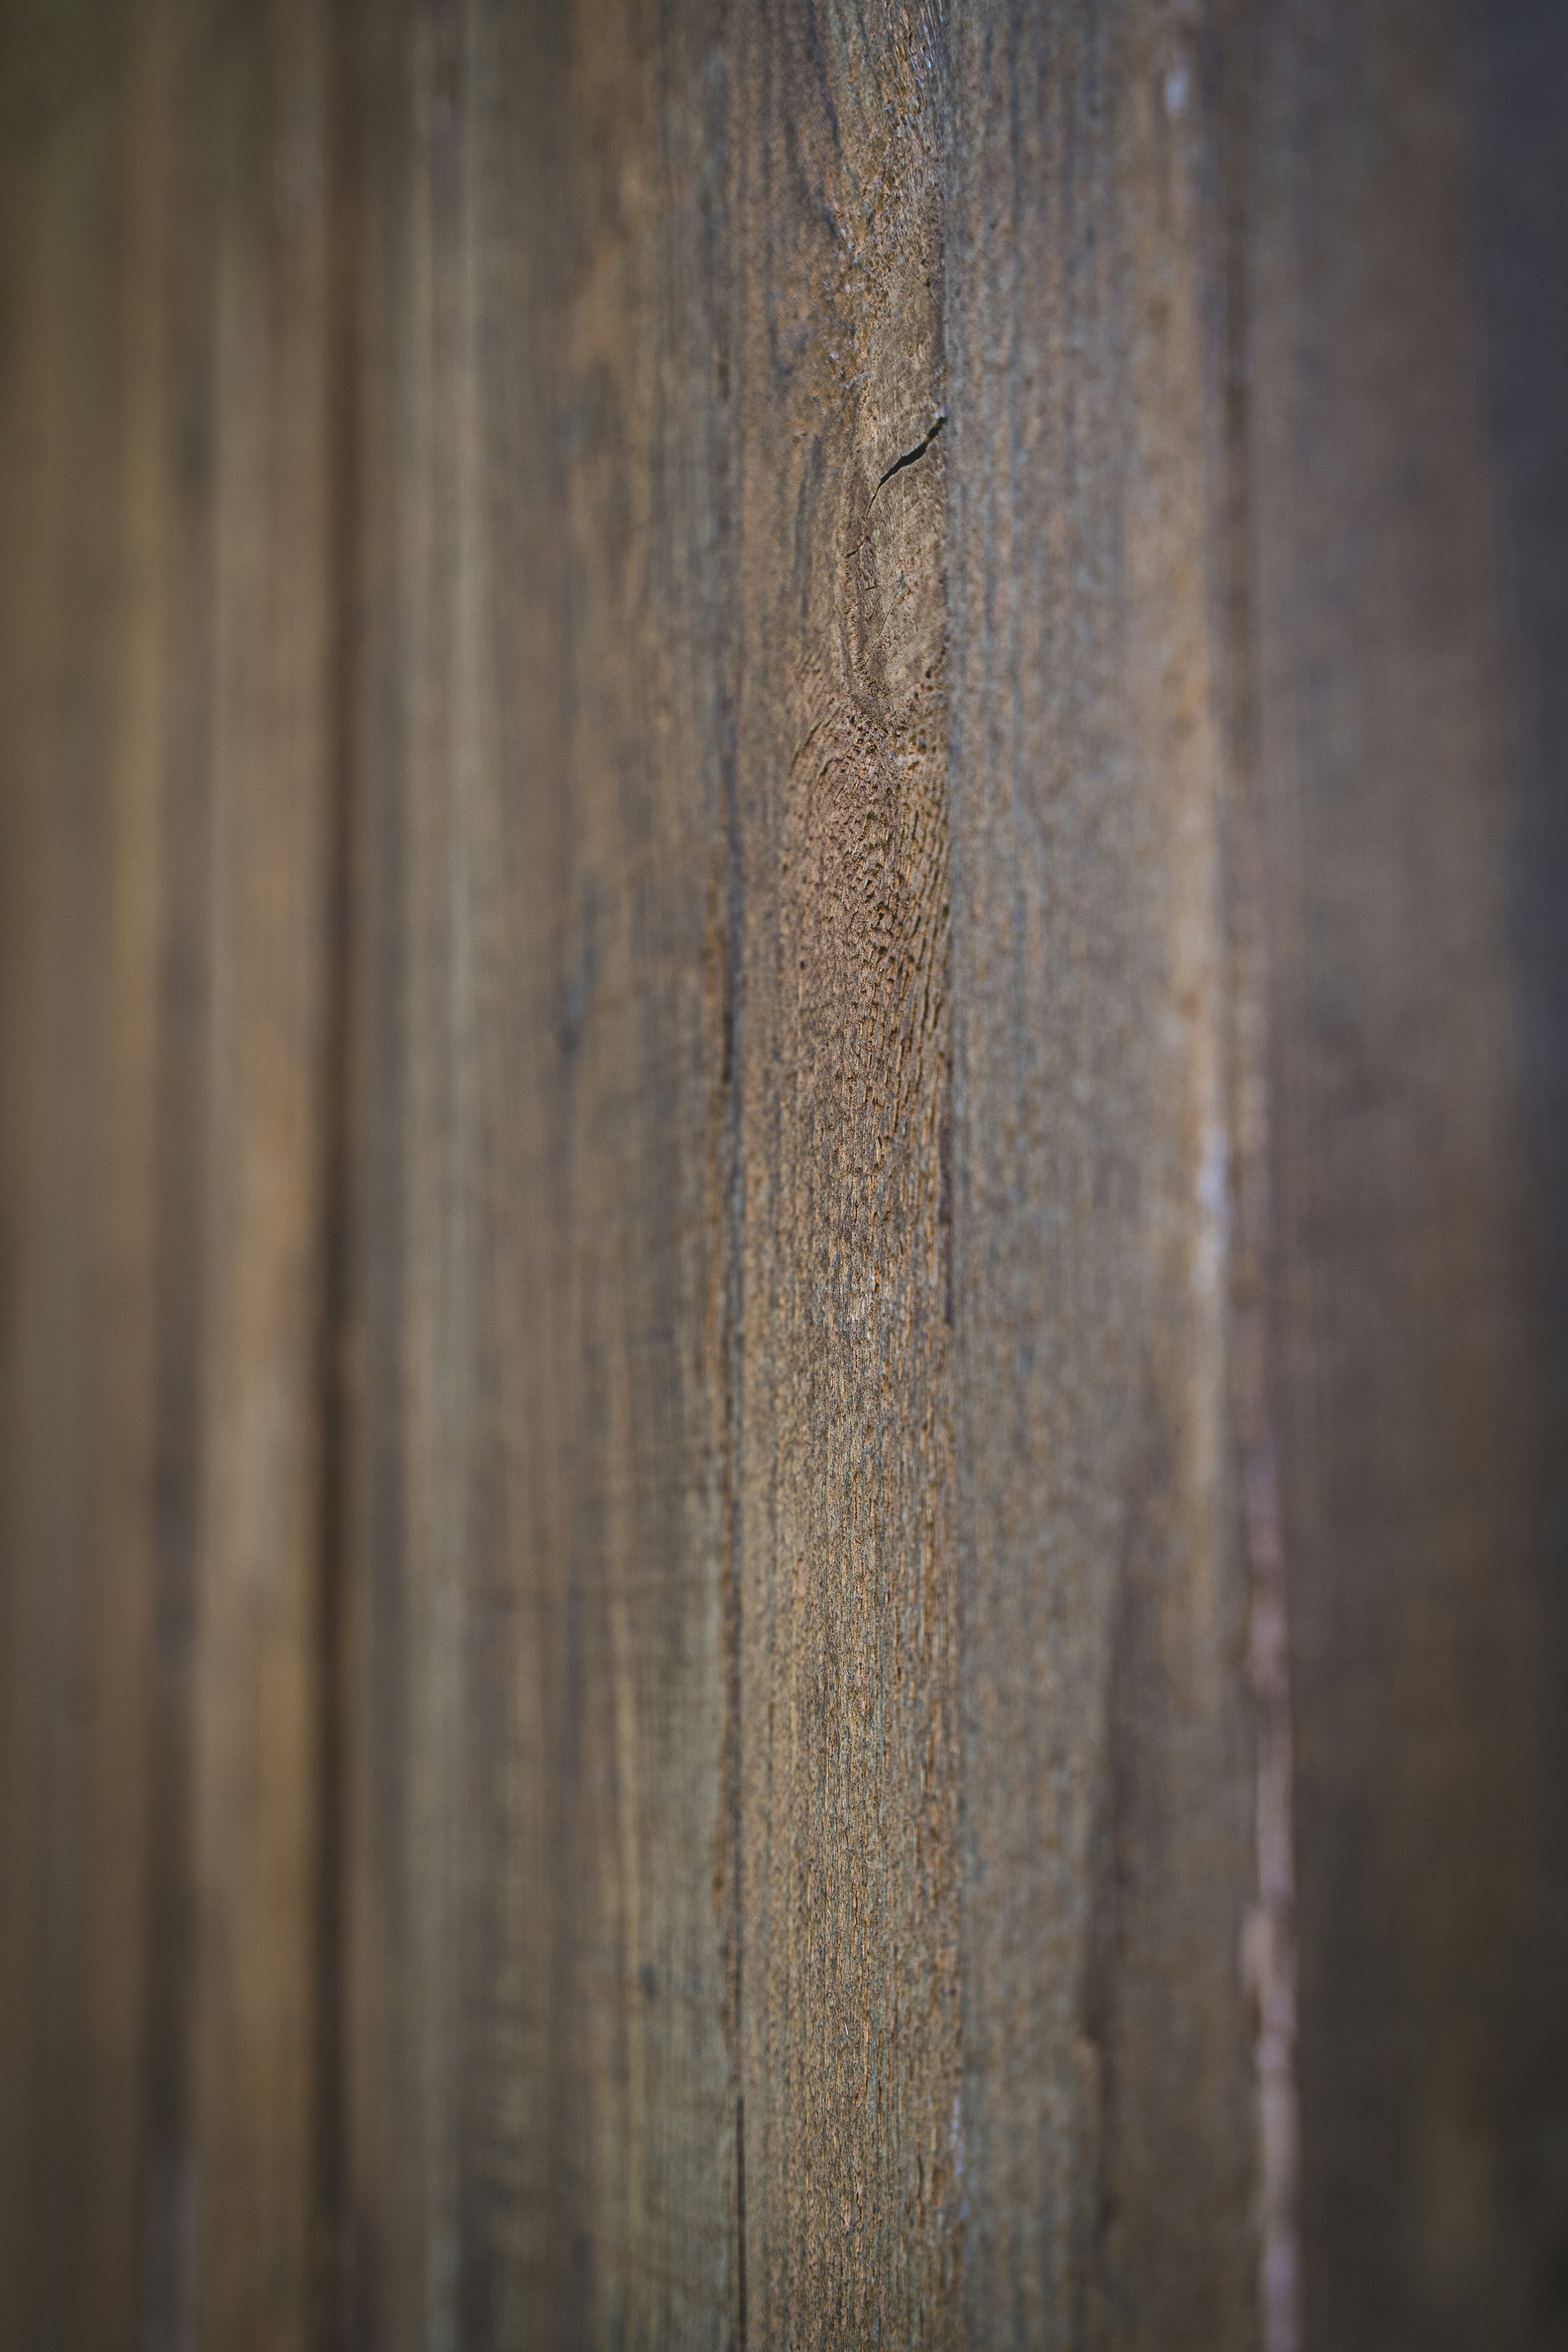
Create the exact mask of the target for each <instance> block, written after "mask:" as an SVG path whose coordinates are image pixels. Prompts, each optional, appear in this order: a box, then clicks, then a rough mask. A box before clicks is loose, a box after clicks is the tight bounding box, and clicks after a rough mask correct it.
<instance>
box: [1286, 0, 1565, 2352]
mask: <svg viewBox="0 0 1568 2352" xmlns="http://www.w3.org/2000/svg"><path fill="white" fill-rule="evenodd" d="M1255 38H1256V41H1257V53H1256V54H1257V59H1258V76H1259V79H1258V102H1257V111H1256V116H1255V120H1254V122H1253V125H1252V129H1251V138H1252V142H1253V151H1252V152H1253V170H1254V177H1253V183H1252V194H1251V200H1250V205H1249V211H1250V215H1251V217H1252V219H1253V221H1254V223H1255V229H1254V236H1253V246H1252V254H1251V268H1250V278H1249V289H1248V304H1249V309H1250V312H1251V330H1250V342H1251V350H1252V353H1253V388H1252V395H1251V399H1252V418H1251V437H1250V450H1249V458H1250V467H1249V470H1250V478H1251V482H1252V486H1253V496H1254V499H1255V521H1254V536H1255V544H1256V548H1257V551H1258V552H1257V572H1256V598H1257V607H1256V609H1257V644H1258V762H1259V767H1258V776H1259V797H1260V802H1261V806H1262V812H1263V819H1264V826H1265V836H1266V845H1267V891H1268V933H1269V962H1270V983H1269V1026H1270V1048H1269V1066H1270V1077H1271V1089H1270V1092H1271V1102H1272V1109H1271V1119H1272V1124H1273V1129H1274V1137H1275V1146H1274V1152H1273V1169H1274V1199H1275V1214H1276V1248H1277V1265H1276V1281H1275V1287H1274V1301H1273V1304H1274V1321H1275V1327H1276V1333H1277V1340H1276V1356H1277V1367H1278V1380H1277V1394H1278V1412H1279V1458H1280V1464H1281V1470H1282V1489H1281V1492H1282V1502H1283V1535H1284V1545H1285V1560H1286V1568H1287V1574H1288V1577H1289V1602H1290V1620H1291V1641H1292V1676H1293V1685H1294V1699H1295V1723H1296V1774H1297V1802H1296V1821H1297V1832H1298V1845H1299V1871H1300V1955H1301V1958H1300V2000H1301V2037H1302V2038H1301V2053H1300V2095H1301V2109H1302V2131H1303V2148H1302V2161H1303V2170H1302V2231H1303V2247H1304V2253H1305V2261H1306V2272H1305V2283H1306V2312H1305V2317H1306V2328H1307V2340H1308V2342H1309V2343H1310V2344H1313V2345H1317V2344H1335V2345H1346V2346H1351V2345H1362V2344H1364V2345H1373V2344H1376V2345H1379V2346H1384V2345H1388V2346H1396V2345H1411V2346H1414V2345H1416V2344H1420V2345H1422V2346H1449V2345H1454V2346H1457V2345H1459V2344H1470V2343H1476V2342H1480V2341H1486V2342H1489V2343H1508V2344H1520V2345H1524V2344H1538V2343H1540V2344H1544V2343H1547V2342H1550V2341H1553V2340H1555V2338H1556V2336H1559V2335H1560V2334H1561V2332H1562V2326H1563V2312H1564V2308H1565V2305H1564V2294H1565V2292H1568V2284H1565V2281H1568V2273H1565V2271H1564V2256H1563V2247H1564V2239H1563V2215H1564V2212H1565V2211H1568V2202H1565V2200H1568V2175H1565V2174H1564V2171H1563V2139H1562V2117H1563V2098H1564V2084H1565V2079H1568V2078H1565V2076H1564V2073H1563V2064H1564V2043H1563V1983H1564V1981H1565V1962H1568V1948H1565V1944H1564V1935H1565V1915H1564V1909H1563V1885H1564V1884H1565V1883H1568V1881H1565V1874H1564V1845H1563V1838H1564V1814H1563V1745H1562V1739H1561V1734H1560V1731H1559V1729H1558V1728H1557V1727H1558V1724H1559V1722H1560V1718H1561V1715H1562V1706H1561V1687H1562V1675H1563V1658H1564V1647H1563V1632H1564V1628H1563V1609H1562V1602H1561V1599H1560V1597H1559V1595H1560V1588H1561V1582H1562V1575H1561V1570H1562V1563H1563V1526H1564V1519H1563V1496H1564V1492H1565V1488H1564V1455H1563V1436H1562V1405H1563V1393H1564V1391H1563V1349H1564V1339H1563V1320H1562V1316H1561V1312H1560V1307H1561V1297H1562V1291H1561V1280H1560V1268H1561V1265H1562V1263H1563V1256H1562V1235H1563V1203H1562V1198H1561V1184H1560V1182H1554V1181H1552V1177H1553V1174H1554V1173H1555V1174H1560V1172H1561V1166H1562V1151H1563V1112H1562V1105H1563V1096H1562V1087H1561V1077H1560V1075H1557V1074H1560V1070H1561V1060H1560V1057H1561V1054H1562V1051H1563V1034H1562V1019H1561V1015H1562V1010H1563V970H1564V958H1563V944H1562V942H1563V936H1564V934H1563V923H1562V889H1563V873H1564V863H1563V829H1562V824H1561V818H1560V816H1558V815H1553V814H1551V811H1552V809H1554V808H1556V807H1558V806H1559V805H1560V803H1561V763H1562V756H1563V724H1562V712H1561V705H1560V700H1558V699H1556V698H1554V690H1553V689H1552V688H1550V687H1547V686H1546V685H1545V684H1544V683H1543V681H1544V678H1545V677H1546V675H1547V674H1548V671H1549V669H1555V668H1556V667H1559V665H1558V664H1557V663H1556V662H1555V660H1553V661H1552V663H1551V664H1550V665H1542V645H1543V640H1544V636H1545V635H1546V629H1545V628H1544V627H1543V624H1547V623H1548V619H1549V615H1550V614H1552V613H1554V612H1558V611H1560V609H1561V592H1560V589H1559V588H1558V587H1557V586H1555V585H1553V584H1551V583H1552V582H1553V581H1555V580H1556V579H1557V578H1559V577H1560V574H1561V564H1562V554H1563V548H1562V540H1561V525H1562V520H1563V510H1564V509H1563V450H1564V441H1563V430H1562V415H1563V412H1562V408H1561V394H1562V389H1563V364H1564V355H1565V350H1568V340H1565V338H1564V334H1563V310H1562V303H1561V298H1560V297H1558V296H1556V295H1555V294H1553V293H1552V287H1553V285H1554V283H1555V278H1556V275H1557V274H1558V273H1557V271H1556V266H1555V264H1554V263H1553V264H1548V263H1546V261H1545V259H1544V254H1543V252H1542V243H1541V241H1542V240H1543V239H1544V240H1547V241H1548V243H1549V242H1550V240H1551V238H1552V236H1553V234H1554V233H1555V234H1556V235H1557V236H1560V235H1561V230H1562V227H1563V220H1564V199H1565V182H1564V174H1563V143H1562V142H1563V121H1562V116H1561V112H1560V108H1561V105H1562V102H1563V98H1564V96H1568V70H1565V58H1564V53H1563V42H1562V36H1561V32H1560V30H1559V29H1558V27H1557V26H1556V23H1555V12H1552V11H1547V10H1535V9H1531V8H1529V7H1504V8H1502V9H1500V10H1498V11H1496V12H1487V11H1484V10H1476V11H1468V12H1467V11H1462V10H1461V11H1457V12H1454V13H1453V14H1452V15H1451V16H1443V17H1442V18H1440V19H1439V18H1435V17H1434V16H1432V14H1431V12H1429V11H1427V10H1425V9H1422V8H1419V7H1417V6H1414V5H1410V6H1405V5H1394V6H1388V7H1375V8H1368V7H1363V6H1360V5H1352V0H1347V5H1334V6H1329V7H1322V6H1316V7H1314V6H1306V5H1271V6H1266V7H1264V8H1263V9H1262V10H1261V11H1260V12H1259V16H1258V22H1257V26H1256V28H1255ZM1526 60H1529V62H1528V63H1527V62H1526ZM1531 90H1533V91H1534V95H1533V96H1532V95H1531ZM1505 93H1506V96H1505ZM1521 269H1522V270H1523V271H1525V272H1526V273H1528V275H1527V277H1526V279H1525V282H1526V283H1528V284H1530V285H1531V287H1532V288H1533V289H1534V297H1535V299H1531V300H1529V301H1528V303H1526V304H1523V305H1521V300H1520V295H1521V281H1520V278H1519V275H1518V273H1519V272H1520V271H1521ZM1527 387H1528V389H1527ZM1521 396H1522V397H1523V399H1524V400H1525V401H1526V402H1527V403H1528V408H1527V410H1526V412H1525V413H1524V414H1522V415H1521V408H1520V402H1521ZM1554 398H1555V400H1556V402H1557V406H1556V408H1555V410H1554V411H1552V423H1551V424H1550V425H1547V424H1546V423H1545V422H1544V419H1545V416H1546V415H1547V413H1548V411H1549V410H1551V407H1552V401H1553V399H1554ZM1531 412H1532V414H1531ZM1521 464H1522V465H1523V466H1525V467H1530V468H1531V469H1532V470H1533V476H1534V479H1533V482H1532V490H1531V496H1530V497H1529V499H1527V500H1526V501H1522V502H1521V499H1520V497H1519V481H1520V474H1519V468H1520V467H1521ZM1548 547H1550V548H1551V550H1552V552H1551V554H1550V555H1548V554H1547V552H1546V551H1547V549H1548ZM1549 776H1550V779H1551V781H1550V782H1549V781H1548V777H1549ZM1549 904H1550V906H1551V908H1552V912H1551V913H1550V914H1548V913H1547V911H1546V910H1547V907H1548V905H1549ZM1549 1041H1550V1042H1549ZM1554 1270H1556V1271H1554Z"/></svg>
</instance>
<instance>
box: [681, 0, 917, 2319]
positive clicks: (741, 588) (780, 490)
mask: <svg viewBox="0 0 1568 2352" xmlns="http://www.w3.org/2000/svg"><path fill="white" fill-rule="evenodd" d="M731 54H732V57H733V60H734V62H733V67H732V82H731V92H732V96H731V105H732V109H733V111H732V118H731V130H730V133H729V137H730V142H731V154H732V158H733V161H732V164H731V190H732V196H731V203H732V206H733V214H732V220H733V232H732V233H733V236H734V240H735V260H734V264H733V271H734V278H733V293H732V297H731V302H732V309H731V320H732V324H731V328H730V340H729V341H728V344H727V346H726V347H725V349H724V352H723V357H722V359H721V365H723V364H727V365H728V367H729V369H730V370H731V379H732V399H733V404H734V408H733V414H734V420H735V421H734V430H735V433H736V436H737V445H738V446H737V457H736V463H735V476H736V481H737V491H736V508H735V517H734V525H733V531H734V536H733V540H732V541H731V549H730V551H729V571H730V579H731V598H732V609H733V613H734V625H735V628H736V632H737V636H738V640H739V643H738V646H737V651H736V657H735V659H736V689H735V691H736V709H735V719H734V726H735V737H734V752H733V758H734V779H735V780H734V787H733V789H734V793H735V822H736V825H737V832H738V845H737V853H736V859H737V866H736V874H735V884H734V886H733V887H736V889H737V893H738V900H739V903H738V906H737V908H736V912H735V915H734V916H732V918H731V919H732V920H734V921H738V923H739V926H740V937H739V939H738V940H737V941H736V942H735V943H734V945H733V946H732V949H731V954H732V957H733V960H734V962H735V965H736V970H737V985H738V990H739V994H738V999H737V1004H736V1010H735V1019H734V1027H735V1063H736V1084H737V1086H738V1087H739V1090H740V1131H739V1154H740V1158H739V1163H738V1167H737V1183H738V1186H739V1189H740V1197H739V1200H738V1202H737V1212H738V1215H739V1218H740V1225H741V1246H742V1264H741V1272H740V1284H741V1327H742V1328H741V1334H740V1342H739V1347H738V1349H737V1352H736V1378H737V1381H738V1382H739V1383H740V1395H739V1397H738V1400H737V1407H738V1418H739V1447H740V1471H739V1475H740V1492H741V1498H742V1502H741V1512H740V1518H739V1526H738V1529H737V1534H738V1541H739V1574H738V1582H739V1596H740V1597H739V1617H740V1622H739V1625H738V1628H737V1631H738V1633H739V1637H740V1643H741V1657H742V1667H741V1679H740V1690H739V1706H738V1722H737V1726H736V1730H735V1737H736V1738H737V1740H738V1743H739V1749H740V1775H741V1789H740V1803H741V1822H740V1831H741V1834H740V1843H739V1851H738V1854H737V1857H736V1867H737V1869H738V1872H739V1874H740V1880H739V1906H738V1907H739V1916H740V1927H739V1936H740V1939H741V1948H740V1951H739V1953H738V1956H737V1958H738V1999H739V2011H740V2024H741V2047H742V2094H743V2097H744V2103H745V2105H744V2132H743V2154H744V2168H745V2171H744V2187H745V2212H744V2244H743V2255H744V2261H745V2265H746V2273H745V2274H746V2293H747V2304H746V2326H747V2328H748V2329H749V2330H750V2331H751V2335H752V2337H753V2338H754V2340H756V2341H759V2342H763V2343H774V2342H778V2343H784V2342H802V2343H805V2342H810V2343H829V2342H837V2341H858V2342H860V2341H876V2340H883V2341H897V2342H900V2343H910V2344H915V2343H931V2342H946V2341H949V2340H952V2336H953V2335H954V2330H955V2326H956V2321H957V2292H958V2261H959V2250H960V2196H961V2189H960V2184H959V2179H958V2174H957V2169H956V2161H955V2150H956V2146H957V2110H958V2098H959V2082H960V2075H959V2054H958V2028H959V2017H958V1982H957V1944H958V1916H957V1894H958V1828H957V1717H956V1705H955V1676H956V1644H955V1628H954V1606H955V1579H954V1567H953V1555H952V1540H951V1518H952V1397H951V1391H950V1387H949V1379H948V1362H949V1354H950V1348H951V1335H950V1316H951V1306H952V1294H951V1265H950V1260H949V1243H950V1237H951V1223H950V1216H949V1202H948V1198H947V1191H946V1180H947V1165H948V1133H949V1121H950V1087H951V1050H952V1048H951V1022H950V1013H949V972H948V963H949V946H948V924H949V889H948V872H947V866H948V842H947V832H948V825H947V740H946V736H947V728H946V687H947V678H946V612H945V535H946V498H945V466H946V446H945V442H944V439H943V438H942V423H943V418H944V415H945V407H946V382H945V372H944V363H943V347H942V304H943V276H942V213H941V195H942V189H941V155H942V119H941V104H942V54H941V46H940V33H939V29H938V27H937V26H936V24H935V23H934V21H933V20H932V19H931V18H930V17H929V16H925V15H923V14H922V13H921V11H920V10H918V9H912V8H904V7H901V6H900V7H894V8H891V9H888V10H885V11H884V10H876V11H868V12H860V11H853V12H851V11H846V12H844V13H842V14H835V15H834V16H831V17H827V18H824V19H822V20H820V21H819V20H817V19H816V18H815V17H814V16H811V15H810V14H809V13H808V12H806V11H797V10H785V11H783V12H781V13H780V14H778V15H776V16H775V15H773V13H771V12H768V11H764V10H762V9H758V10H755V11H746V12H743V13H742V14H741V15H740V16H739V17H738V18H737V19H736V21H735V24H734V29H733V34H732V49H731Z"/></svg>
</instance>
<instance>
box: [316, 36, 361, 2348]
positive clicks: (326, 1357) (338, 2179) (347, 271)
mask: <svg viewBox="0 0 1568 2352" xmlns="http://www.w3.org/2000/svg"><path fill="white" fill-rule="evenodd" d="M356 17H357V11H356V7H355V0H333V4H332V5H331V6H330V9H329V14H328V29H327V56H326V60H325V70H326V75H327V103H326V132H325V135H326V142H327V154H326V158H325V169H326V173H327V185H328V215H327V222H328V237H329V246H328V254H327V300H328V318H327V322H326V330H325V332H326V338H327V350H326V385H325V398H326V411H327V415H326V425H327V453H326V454H327V467H328V474H329V479H328V488H327V497H328V501H329V504H328V520H327V533H328V544H327V550H326V558H327V596H328V614H329V617H328V626H329V630H330V646H331V664H330V671H329V677H328V683H327V695H328V742H327V772H326V776H325V779H324V789H325V793H326V796H327V809H326V820H327V828H328V831H327V861H328V863H327V874H326V887H325V893H324V904H323V915H324V919H325V926H326V956H325V995H326V1003H325V1008H324V1013H325V1017H324V1024H323V1035H322V1042H321V1196H320V1213H321V1317H320V1323H319V1328H318V1359H317V1371H316V1377H317V1394H318V1407H319V1411H320V1414H321V1457H320V1492H319V1496H318V1510H319V1519H318V1532H317V1559H316V1579H317V1589H316V1624H317V1643H318V1654H317V1675H318V1684H317V1725H316V1738H317V1753H316V1765H317V1773H318V1786H317V1852H316V1916H315V1938H316V1954H315V1961H316V1987H315V1993H316V2014H315V2062H316V2063H315V2081H314V2091H315V2109H316V2111H315V2131H314V2147H313V2151H312V2156H313V2162H314V2166H315V2180H314V2184H313V2188H314V2207H315V2211H314V2221H315V2237H316V2246H315V2259H316V2263H317V2274H316V2280H315V2307H314V2311H313V2314H312V2326H311V2334H312V2337H313V2339H314V2340H315V2341H316V2342H317V2343H318V2344H319V2345H320V2346H321V2347H322V2352H337V2347H341V2346H344V2345H346V2344H347V2342H348V2340H349V2335H350V2322H351V2310H352V2284H351V2280H350V2276H349V2266H350V2257H351V2245H350V2237H349V2231H348V2214H347V2204H348V2181H347V2124H346V2110H347V2080H346V2074H347V2053H346V2028H345V2015H346V2000H347V1986H346V1982H345V1969H346V1961H347V1954H346V1948H345V1946H346V1936H345V1923H344V1877H345V1871H346V1863H347V1852H346V1847H347V1839H346V1818H345V1817H346V1790H345V1772H346V1759H347V1727H346V1722H345V1713H346V1694H345V1690H344V1682H343V1676H344V1671H345V1658H344V1637H345V1624H344V1619H345V1597H346V1596H345V1586H346V1573H347V1551H348V1539H349V1529H348V1496H349V1452H350V1445H351V1441H352V1430H351V1410H350V1398H349V1393H348V1360H347V1351H348V1345H349V1330H350V1318H351V1314H352V1307H353V1300H352V1282H351V1257H352V1219H353V1202H352V1173H353V1134H352V1114H351V1108H350V1102H349V1087H350V1062H351V1005H350V997H351V991H352V986H353V943H354V928H355V927H354V908H353V845H354V837H355V832H356V824H355V819H356V814H357V809H356V791H355V785H356V779H357V774H358V768H359V750H360V746H359V740H358V723H357V722H358V693H357V688H358V683H359V661H358V651H359V626H358V610H357V596H356V587H357V570H358V549H359V519H360V470H359V446H360V433H359V425H360V416H359V401H358V391H359V381H360V371H361V357H362V355H361V351H360V335H359V312H358V307H357V296H358V278H359V268H358V265H359V226H360V224H359V211H358V206H359V170H358V166H359V155H358V145H357V139H356V128H357V126H356V119H355V110H354V82H353V58H354V31H355V26H356Z"/></svg>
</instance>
